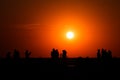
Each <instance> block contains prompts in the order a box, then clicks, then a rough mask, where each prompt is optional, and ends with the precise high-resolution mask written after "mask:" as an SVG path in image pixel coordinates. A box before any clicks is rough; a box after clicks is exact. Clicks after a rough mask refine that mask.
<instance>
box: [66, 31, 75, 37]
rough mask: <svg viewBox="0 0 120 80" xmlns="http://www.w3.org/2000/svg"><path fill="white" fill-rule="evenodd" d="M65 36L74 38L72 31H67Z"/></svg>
mask: <svg viewBox="0 0 120 80" xmlns="http://www.w3.org/2000/svg"><path fill="white" fill-rule="evenodd" d="M66 37H67V38H68V39H72V38H74V33H73V32H67V33H66Z"/></svg>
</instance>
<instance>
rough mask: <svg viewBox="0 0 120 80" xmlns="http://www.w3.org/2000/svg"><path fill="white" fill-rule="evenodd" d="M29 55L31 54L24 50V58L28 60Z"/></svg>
mask: <svg viewBox="0 0 120 80" xmlns="http://www.w3.org/2000/svg"><path fill="white" fill-rule="evenodd" d="M30 55H31V52H29V51H28V50H26V51H25V58H26V59H29V57H30Z"/></svg>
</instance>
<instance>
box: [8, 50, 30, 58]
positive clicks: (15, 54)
mask: <svg viewBox="0 0 120 80" xmlns="http://www.w3.org/2000/svg"><path fill="white" fill-rule="evenodd" d="M24 54H25V58H26V59H28V58H29V57H30V55H31V52H30V51H28V50H26V51H25V53H24ZM12 57H13V59H20V52H19V51H18V50H16V49H14V52H13V56H12V53H11V52H8V53H7V54H6V58H7V59H10V58H12Z"/></svg>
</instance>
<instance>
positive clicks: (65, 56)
mask: <svg viewBox="0 0 120 80" xmlns="http://www.w3.org/2000/svg"><path fill="white" fill-rule="evenodd" d="M62 52H63V53H62V58H63V59H66V58H67V55H66V54H67V51H66V50H62Z"/></svg>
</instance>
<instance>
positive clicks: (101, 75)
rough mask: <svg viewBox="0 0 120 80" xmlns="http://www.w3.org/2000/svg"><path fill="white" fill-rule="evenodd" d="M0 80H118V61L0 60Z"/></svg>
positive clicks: (88, 59) (85, 59)
mask: <svg viewBox="0 0 120 80" xmlns="http://www.w3.org/2000/svg"><path fill="white" fill-rule="evenodd" d="M0 76H1V77H0V78H1V79H7V78H8V79H16V80H17V79H23V80H24V79H30V80H31V79H34V80H35V79H39V80H45V79H47V80H48V79H49V80H53V79H54V80H58V79H59V80H64V79H66V80H76V79H77V80H81V79H82V80H86V79H87V80H89V79H92V80H93V79H94V80H105V79H108V80H109V79H113V80H116V79H117V80H119V79H120V59H117V58H113V59H111V60H97V59H95V58H69V59H66V60H62V59H56V60H52V59H48V58H44V59H42V58H31V59H16V60H14V59H1V60H0Z"/></svg>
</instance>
